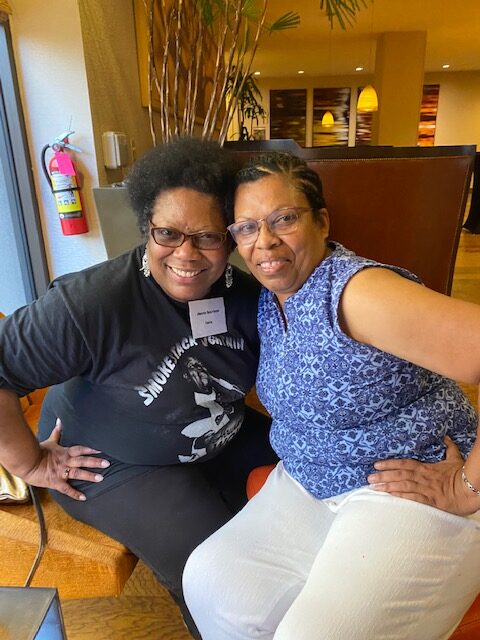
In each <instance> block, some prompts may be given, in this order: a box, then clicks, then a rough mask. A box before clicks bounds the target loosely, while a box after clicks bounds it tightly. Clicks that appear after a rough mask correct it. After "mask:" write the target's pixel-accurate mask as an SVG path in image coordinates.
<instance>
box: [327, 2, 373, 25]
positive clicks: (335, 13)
mask: <svg viewBox="0 0 480 640" xmlns="http://www.w3.org/2000/svg"><path fill="white" fill-rule="evenodd" d="M370 1H371V2H373V0H370ZM362 6H363V7H364V8H366V7H367V0H320V10H321V11H323V10H325V12H326V14H327V18H328V19H329V21H330V27H331V28H332V29H333V23H334V20H335V19H336V20H337V21H338V24H339V25H340V27H341V28H342V29H343V30H344V31H345V30H346V29H347V25H348V26H350V27H351V26H352V25H353V24H354V22H355V18H356V15H357V13H358V12H359V11H360V9H361V8H362Z"/></svg>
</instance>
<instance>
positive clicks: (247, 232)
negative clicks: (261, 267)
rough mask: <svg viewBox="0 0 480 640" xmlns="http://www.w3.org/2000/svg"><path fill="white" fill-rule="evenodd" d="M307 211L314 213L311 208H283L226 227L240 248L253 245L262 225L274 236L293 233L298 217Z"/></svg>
mask: <svg viewBox="0 0 480 640" xmlns="http://www.w3.org/2000/svg"><path fill="white" fill-rule="evenodd" d="M307 211H314V209H312V208H311V207H283V208H282V209H276V210H275V211H272V213H269V214H268V216H266V217H265V218H261V219H260V220H253V219H250V218H249V219H247V220H241V221H240V222H235V223H234V224H231V225H229V226H228V227H227V229H228V230H229V231H230V233H231V235H232V237H233V239H234V240H235V242H236V243H237V244H239V245H241V246H247V245H249V244H254V242H255V241H256V240H257V238H258V236H259V234H260V227H261V225H262V224H263V223H265V224H266V225H267V228H268V230H269V231H270V233H272V234H273V235H276V236H283V235H287V234H288V233H293V232H294V231H296V229H297V227H298V221H299V219H300V216H301V215H302V214H303V213H306V212H307Z"/></svg>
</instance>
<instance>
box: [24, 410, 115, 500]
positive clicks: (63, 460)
mask: <svg viewBox="0 0 480 640" xmlns="http://www.w3.org/2000/svg"><path fill="white" fill-rule="evenodd" d="M61 432H62V423H61V421H60V418H57V421H56V423H55V426H54V428H53V431H52V433H51V434H50V437H49V438H47V440H44V441H43V442H40V450H41V457H40V459H39V461H38V463H37V464H36V465H35V467H34V468H33V469H32V470H31V471H30V472H28V474H26V475H24V476H23V479H24V480H25V481H26V482H28V483H29V484H32V485H33V486H36V487H47V488H49V489H54V490H55V491H59V492H60V493H63V494H65V495H66V496H69V497H70V498H73V499H74V500H86V497H85V495H84V494H83V493H81V492H80V491H77V490H76V489H74V488H73V487H72V486H71V485H70V483H69V480H86V481H88V482H101V481H102V480H103V476H102V475H101V474H99V473H95V472H93V471H87V470H86V469H85V468H84V467H88V468H93V469H95V468H99V469H105V468H106V467H108V466H109V465H110V462H109V461H108V460H105V459H103V458H98V457H96V456H94V455H92V454H95V453H100V451H98V450H97V449H92V448H90V447H83V446H82V445H74V446H72V447H62V446H61V445H60V444H59V443H60V436H61Z"/></svg>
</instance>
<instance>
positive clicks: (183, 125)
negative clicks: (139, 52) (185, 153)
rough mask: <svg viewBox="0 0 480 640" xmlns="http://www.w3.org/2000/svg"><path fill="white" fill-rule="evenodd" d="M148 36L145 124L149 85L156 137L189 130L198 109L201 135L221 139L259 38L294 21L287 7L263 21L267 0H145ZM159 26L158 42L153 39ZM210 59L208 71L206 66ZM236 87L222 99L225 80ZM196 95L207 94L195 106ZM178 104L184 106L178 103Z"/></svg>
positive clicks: (295, 23) (195, 121)
mask: <svg viewBox="0 0 480 640" xmlns="http://www.w3.org/2000/svg"><path fill="white" fill-rule="evenodd" d="M144 6H145V11H146V15H147V24H148V37H149V85H150V104H149V112H150V127H151V131H152V137H153V142H154V144H155V143H156V132H155V127H154V117H153V97H152V93H153V90H154V89H155V90H156V93H157V94H158V97H159V101H160V123H161V137H162V140H163V141H168V140H170V139H171V138H172V136H178V135H182V134H192V133H193V132H194V129H195V126H198V121H199V113H201V114H202V119H203V123H202V125H203V126H202V137H203V138H206V139H210V138H213V137H217V136H218V139H219V141H220V143H223V142H224V140H225V137H226V134H227V130H228V126H229V124H230V122H231V120H232V118H233V117H234V114H235V110H236V109H237V106H238V100H239V96H240V95H241V94H242V92H243V87H244V84H245V82H246V80H247V78H248V77H249V74H250V69H251V65H252V62H253V59H254V57H255V53H256V51H257V48H258V45H259V42H260V40H261V38H262V37H263V36H265V35H266V34H272V33H274V32H276V31H282V30H285V29H291V28H293V27H296V26H298V24H299V23H300V17H299V15H298V13H296V12H293V11H289V12H288V13H286V14H284V15H282V16H280V17H279V18H278V19H276V20H275V21H274V22H272V23H270V24H269V23H267V21H266V14H267V6H268V0H144ZM155 25H157V26H159V29H160V32H161V36H160V42H157V41H156V40H155V37H156V32H155ZM212 58H213V60H214V65H213V76H212V77H210V78H209V77H208V65H209V64H210V65H211V61H212ZM230 81H232V82H233V86H234V87H235V88H236V92H235V93H233V94H232V95H231V99H230V100H229V101H228V103H227V101H226V97H227V93H228V86H229V82H230ZM201 95H207V96H208V102H207V104H206V105H203V107H204V110H205V113H202V109H201V108H200V105H199V98H200V96H201ZM181 103H183V106H181Z"/></svg>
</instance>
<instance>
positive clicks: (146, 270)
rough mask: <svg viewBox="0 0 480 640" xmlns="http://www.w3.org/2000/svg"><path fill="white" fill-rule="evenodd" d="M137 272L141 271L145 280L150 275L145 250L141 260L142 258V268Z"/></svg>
mask: <svg viewBox="0 0 480 640" xmlns="http://www.w3.org/2000/svg"><path fill="white" fill-rule="evenodd" d="M139 271H142V273H143V275H144V276H145V278H148V276H149V275H150V267H149V266H148V258H147V250H146V249H145V253H144V254H143V258H142V266H141V267H140V269H139Z"/></svg>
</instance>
